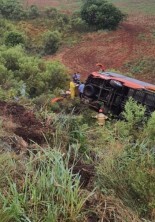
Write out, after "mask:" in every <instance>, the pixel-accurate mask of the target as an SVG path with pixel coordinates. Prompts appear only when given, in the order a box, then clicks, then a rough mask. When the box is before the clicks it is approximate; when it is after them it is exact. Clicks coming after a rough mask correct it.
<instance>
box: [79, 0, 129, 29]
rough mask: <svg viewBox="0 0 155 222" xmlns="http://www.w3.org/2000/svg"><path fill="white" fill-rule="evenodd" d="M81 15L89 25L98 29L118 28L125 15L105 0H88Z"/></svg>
mask: <svg viewBox="0 0 155 222" xmlns="http://www.w3.org/2000/svg"><path fill="white" fill-rule="evenodd" d="M81 17H82V19H83V20H84V21H86V23H88V25H90V26H95V27H96V28H97V29H111V30H112V29H116V27H117V26H118V25H119V23H120V22H121V21H122V20H123V19H124V17H125V15H124V14H123V13H122V12H121V11H120V10H119V9H117V8H116V7H115V6H114V5H112V4H110V3H108V2H107V1H105V0H96V1H94V0H86V1H85V3H84V4H83V6H82V9H81Z"/></svg>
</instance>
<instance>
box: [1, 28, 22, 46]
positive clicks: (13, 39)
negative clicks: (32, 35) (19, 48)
mask: <svg viewBox="0 0 155 222" xmlns="http://www.w3.org/2000/svg"><path fill="white" fill-rule="evenodd" d="M24 43H25V37H24V35H23V34H22V33H20V32H17V31H11V32H8V33H7V34H6V36H5V44H6V45H7V46H15V45H19V44H22V45H24Z"/></svg>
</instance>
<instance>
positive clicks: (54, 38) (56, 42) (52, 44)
mask: <svg viewBox="0 0 155 222" xmlns="http://www.w3.org/2000/svg"><path fill="white" fill-rule="evenodd" d="M60 43H61V36H60V33H59V32H58V31H54V32H50V31H49V32H47V33H46V34H45V36H44V52H45V54H53V53H55V52H56V51H57V50H58V48H59V46H60Z"/></svg>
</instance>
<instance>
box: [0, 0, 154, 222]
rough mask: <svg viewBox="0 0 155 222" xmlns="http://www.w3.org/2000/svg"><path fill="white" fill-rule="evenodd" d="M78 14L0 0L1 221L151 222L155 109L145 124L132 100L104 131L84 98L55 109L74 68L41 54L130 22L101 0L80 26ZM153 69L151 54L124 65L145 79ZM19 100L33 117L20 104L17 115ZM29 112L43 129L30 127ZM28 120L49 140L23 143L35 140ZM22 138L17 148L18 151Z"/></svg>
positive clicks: (89, 6) (86, 8)
mask: <svg viewBox="0 0 155 222" xmlns="http://www.w3.org/2000/svg"><path fill="white" fill-rule="evenodd" d="M68 2H69V3H70V2H71V1H68ZM109 2H113V3H122V1H117V2H116V1H112V0H111V1H109ZM124 2H125V3H126V2H128V1H124ZM71 3H72V5H75V6H78V7H79V6H81V5H82V3H81V1H74V2H73V1H72V2H71ZM80 4H81V5H80ZM131 4H132V3H131ZM137 4H138V3H137ZM63 7H65V6H64V5H61V7H60V6H59V9H60V8H61V9H63ZM75 8H76V7H75ZM72 12H73V13H72V14H71V15H68V14H64V13H62V12H60V11H59V10H58V9H56V8H53V7H51V8H50V7H48V8H44V9H40V8H39V7H37V6H34V5H32V6H31V7H27V8H26V7H23V5H22V4H21V1H18V0H16V1H13V0H0V15H1V18H0V37H1V38H0V82H1V86H0V100H1V101H0V106H1V115H0V126H1V131H0V221H1V222H23V221H24V222H39V221H41V222H57V221H61V222H78V221H79V222H81V221H89V220H94V221H115V222H116V221H117V222H125V221H128V222H130V221H135V222H140V221H152V222H153V221H154V220H155V214H154V209H155V187H154V183H155V160H154V152H155V148H154V144H155V129H154V125H155V112H154V113H152V115H151V116H149V117H148V116H147V117H144V116H145V112H146V109H145V107H143V106H141V105H139V104H137V103H136V102H135V101H133V100H132V99H129V101H127V103H126V105H125V110H124V112H123V113H121V117H122V118H121V120H116V119H114V118H113V117H110V116H109V119H108V120H107V121H106V124H105V126H103V127H99V126H98V125H97V123H96V121H95V119H93V118H92V116H94V112H93V111H92V110H90V109H89V108H88V106H87V105H85V104H82V103H81V101H80V100H79V99H78V98H76V99H75V100H74V101H71V100H70V98H65V99H63V100H60V101H59V102H56V103H52V102H51V99H52V98H55V97H60V95H61V93H62V90H66V89H68V85H69V84H68V83H69V82H68V81H69V76H68V69H67V67H65V66H64V65H63V64H62V63H61V62H59V61H56V60H53V61H46V59H45V58H41V56H42V55H45V54H46V55H49V54H54V53H56V52H57V50H58V49H59V48H60V47H61V45H63V46H64V45H65V44H68V45H72V44H73V43H74V42H76V43H77V42H78V41H79V39H80V38H79V37H81V36H82V32H87V31H93V30H96V29H103V28H106V29H115V28H116V27H117V26H118V24H119V22H120V21H122V19H123V18H124V14H122V13H121V12H120V10H119V9H117V8H115V7H114V6H113V5H111V4H110V3H107V2H106V1H104V0H103V1H101V0H96V1H92V0H89V1H88V0H87V1H85V3H84V5H83V7H82V11H81V13H82V18H83V19H82V18H81V15H80V11H76V12H75V11H74V10H73V11H72ZM103 12H104V16H103ZM105 19H106V21H107V22H105ZM90 25H92V26H93V27H89V26H90ZM94 26H95V27H94ZM98 34H99V33H98ZM139 37H140V36H139ZM141 37H144V36H141ZM75 53H76V52H75ZM86 60H87V58H86ZM154 65H155V61H154V59H152V58H150V57H145V58H143V59H138V60H134V61H130V62H128V63H127V64H125V65H124V67H125V68H126V69H127V70H128V71H130V72H132V73H134V74H137V73H140V74H146V73H148V72H149V71H150V70H151V71H152V72H153V73H154V67H155V66H154ZM152 72H151V73H152ZM4 101H6V103H5V102H4ZM10 102H13V106H11V105H10ZM17 102H19V104H21V105H24V106H25V107H29V108H30V111H27V109H26V110H25V109H24V108H23V106H19V110H16V109H15V107H16V106H17V104H16V103H17ZM9 107H10V110H9ZM3 108H4V110H3ZM20 110H22V111H23V116H24V117H23V119H22V121H21V122H19V119H20V114H21V113H20ZM33 112H35V114H36V117H37V118H38V119H39V120H40V122H39V126H40V128H38V126H37V121H32V120H33V118H32V116H31V114H32V113H33ZM27 113H28V122H27V123H26V124H27V126H28V127H27V128H26V127H25V125H24V121H25V116H26V114H27ZM14 115H15V116H16V120H17V121H16V122H13V121H15V120H14ZM31 122H33V131H34V132H35V133H36V131H37V133H38V132H39V133H40V134H39V139H40V137H41V136H40V135H42V134H43V136H42V137H43V138H44V140H43V142H36V143H34V142H33V141H32V140H30V139H29V138H28V139H27V138H25V137H23V136H22V133H23V132H25V131H28V132H27V133H29V136H30V134H31V133H33V131H29V127H31ZM22 127H23V128H22ZM41 127H44V129H45V130H42V128H41ZM17 132H18V133H19V132H20V134H17ZM37 133H36V134H35V138H36V137H37V135H38V134H37ZM19 135H20V136H19ZM18 140H21V141H22V148H21V149H16V148H18V147H16V146H17V142H18ZM10 141H11V142H10ZM39 141H40V140H39ZM23 144H24V145H23ZM25 144H26V145H25ZM18 145H19V144H18ZM20 145H21V144H20ZM25 147H26V148H25Z"/></svg>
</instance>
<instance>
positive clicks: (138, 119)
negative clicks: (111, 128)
mask: <svg viewBox="0 0 155 222" xmlns="http://www.w3.org/2000/svg"><path fill="white" fill-rule="evenodd" d="M145 111H146V108H145V107H144V106H142V105H141V104H138V103H137V102H136V101H135V100H133V99H132V98H129V100H128V101H127V102H126V104H125V110H124V112H122V113H121V115H122V117H123V119H124V121H118V122H117V123H116V128H117V130H118V134H119V136H121V137H123V138H128V139H129V138H130V139H132V140H135V139H136V138H138V137H139V132H140V131H141V130H142V129H143V127H144V125H145V123H146V120H147V118H146V117H145Z"/></svg>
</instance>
